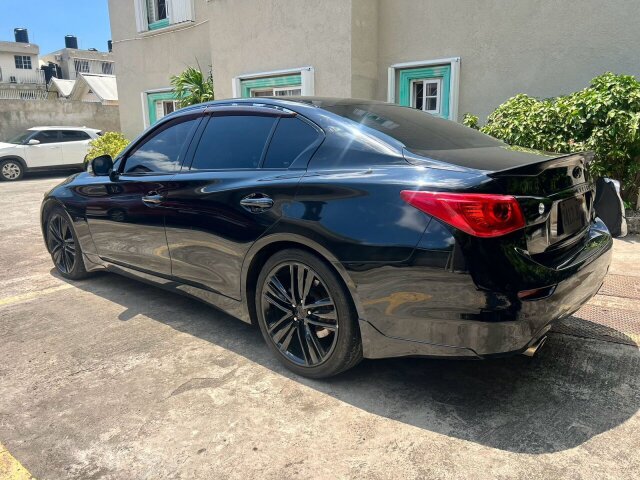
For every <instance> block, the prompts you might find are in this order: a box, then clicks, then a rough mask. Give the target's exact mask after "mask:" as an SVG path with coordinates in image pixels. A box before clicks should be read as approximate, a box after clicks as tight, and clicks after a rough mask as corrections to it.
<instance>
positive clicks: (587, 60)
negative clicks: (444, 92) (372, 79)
mask: <svg viewBox="0 0 640 480" xmlns="http://www.w3.org/2000/svg"><path fill="white" fill-rule="evenodd" d="M379 9H380V10H379V18H380V23H379V41H378V47H379V50H378V52H379V56H378V79H379V83H378V88H377V95H376V98H377V99H379V100H386V98H387V81H386V78H387V68H388V67H389V66H390V65H392V64H395V63H399V62H410V61H418V60H429V59H438V58H446V57H461V66H460V97H459V102H460V106H459V118H461V117H462V114H463V113H465V112H472V113H474V114H477V115H479V116H480V119H481V121H484V120H485V119H486V116H487V115H488V114H489V113H490V112H491V111H492V110H493V109H495V107H497V106H498V105H499V104H500V103H502V102H504V101H505V100H506V99H507V98H509V97H511V96H513V95H515V94H517V93H520V92H524V93H528V94H530V95H534V96H537V97H550V96H556V95H560V94H564V93H568V92H572V91H575V90H578V89H581V88H584V87H586V86H587V85H588V83H589V81H590V80H591V79H592V78H593V77H594V76H596V75H599V74H601V73H604V72H606V71H613V72H615V73H625V74H632V75H636V76H639V77H640V61H638V59H639V57H638V55H637V46H638V45H640V29H639V28H638V26H637V22H638V18H640V2H639V1H638V0H609V1H607V2H602V1H600V0H580V1H579V2H576V1H572V2H567V1H558V0H530V1H526V2H525V1H518V2H514V1H513V0H485V1H482V2H470V1H468V0H447V1H443V0H423V1H420V2H416V1H415V0H379Z"/></svg>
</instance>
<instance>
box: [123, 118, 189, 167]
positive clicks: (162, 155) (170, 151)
mask: <svg viewBox="0 0 640 480" xmlns="http://www.w3.org/2000/svg"><path fill="white" fill-rule="evenodd" d="M198 120H199V118H192V119H190V120H186V121H181V122H180V123H170V124H167V125H165V126H163V127H161V128H160V129H158V130H156V131H154V132H153V133H151V134H150V136H149V137H147V139H145V141H144V143H142V144H141V145H139V146H138V147H137V148H136V149H135V150H134V151H133V152H131V153H130V154H129V155H128V156H127V159H126V161H125V165H124V173H129V174H138V173H171V172H175V171H177V170H178V169H179V168H180V165H181V164H182V157H181V155H180V153H181V152H182V147H183V146H184V143H185V142H186V141H187V139H188V138H189V137H190V132H191V129H192V128H194V127H195V125H196V124H197V122H198Z"/></svg>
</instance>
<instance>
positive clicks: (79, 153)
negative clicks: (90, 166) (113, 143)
mask: <svg viewBox="0 0 640 480" xmlns="http://www.w3.org/2000/svg"><path fill="white" fill-rule="evenodd" d="M90 141H91V137H90V136H89V134H88V133H87V132H83V131H82V130H60V142H61V143H60V144H61V146H62V158H63V160H64V164H65V165H80V164H82V163H83V162H84V157H85V156H86V155H87V151H88V149H89V142H90Z"/></svg>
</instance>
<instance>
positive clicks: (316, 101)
mask: <svg viewBox="0 0 640 480" xmlns="http://www.w3.org/2000/svg"><path fill="white" fill-rule="evenodd" d="M230 103H234V104H241V103H248V104H264V105H280V106H283V107H286V106H287V105H291V104H299V105H312V106H315V107H318V108H322V107H330V106H335V105H385V104H388V103H387V102H380V101H378V100H365V99H362V98H342V97H315V96H309V97H302V96H291V97H251V98H227V99H224V100H213V101H211V102H204V103H199V104H197V105H193V106H190V107H187V108H186V109H183V111H184V110H187V109H194V108H202V107H207V106H216V105H229V104H230Z"/></svg>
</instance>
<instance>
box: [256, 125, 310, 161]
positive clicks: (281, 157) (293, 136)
mask: <svg viewBox="0 0 640 480" xmlns="http://www.w3.org/2000/svg"><path fill="white" fill-rule="evenodd" d="M318 137H319V133H318V132H317V131H316V129H315V128H313V127H312V126H311V125H309V124H307V123H305V122H303V121H302V120H300V119H299V118H288V117H287V118H281V119H280V121H279V122H278V127H277V128H276V131H275V133H274V134H273V138H272V139H271V143H270V144H269V150H268V151H267V157H266V158H265V161H264V164H263V167H264V168H289V167H290V166H291V164H292V163H293V162H294V161H295V160H296V159H297V158H298V157H300V156H301V155H310V154H311V153H313V152H312V150H313V147H314V146H315V141H316V140H317V139H318Z"/></svg>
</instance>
